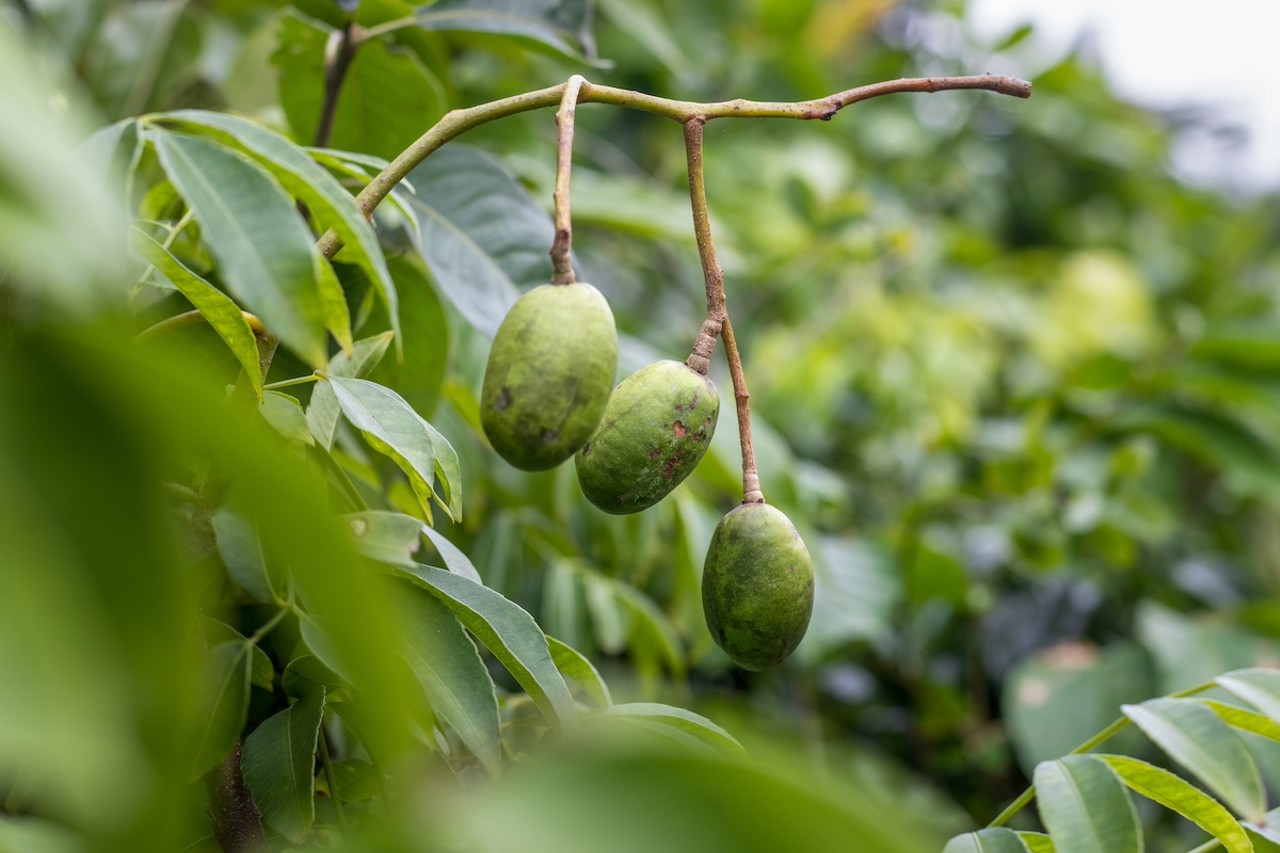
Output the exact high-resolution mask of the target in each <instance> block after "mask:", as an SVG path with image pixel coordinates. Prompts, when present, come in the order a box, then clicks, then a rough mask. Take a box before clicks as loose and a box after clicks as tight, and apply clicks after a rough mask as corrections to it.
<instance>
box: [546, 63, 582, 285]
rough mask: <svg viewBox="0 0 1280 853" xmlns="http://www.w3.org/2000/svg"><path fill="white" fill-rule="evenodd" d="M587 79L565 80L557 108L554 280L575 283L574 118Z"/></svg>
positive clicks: (573, 78) (576, 77)
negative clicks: (571, 206)
mask: <svg viewBox="0 0 1280 853" xmlns="http://www.w3.org/2000/svg"><path fill="white" fill-rule="evenodd" d="M586 82H587V81H586V80H585V79H584V78H583V77H582V75H580V74H574V75H573V76H572V77H570V78H569V80H568V82H567V83H565V84H564V95H563V96H561V98H560V109H559V110H557V111H556V125H557V127H558V128H559V131H558V132H557V135H556V138H557V144H556V188H555V193H554V198H555V206H556V239H555V242H554V243H552V244H551V269H552V275H551V283H552V284H573V283H574V282H575V281H577V277H576V276H575V275H574V274H573V258H572V256H571V252H570V250H571V249H572V248H573V217H572V216H571V215H570V213H569V173H570V171H571V170H572V169H573V119H574V115H575V114H576V113H577V106H578V98H579V95H580V93H581V92H582V88H583V85H584V84H585V83H586Z"/></svg>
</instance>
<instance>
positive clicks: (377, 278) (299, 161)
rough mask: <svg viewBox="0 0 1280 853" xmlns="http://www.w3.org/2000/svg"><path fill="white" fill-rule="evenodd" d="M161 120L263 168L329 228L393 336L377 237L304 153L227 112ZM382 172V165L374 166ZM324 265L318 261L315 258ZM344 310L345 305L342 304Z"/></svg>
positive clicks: (394, 310) (392, 308)
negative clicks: (383, 309) (374, 296)
mask: <svg viewBox="0 0 1280 853" xmlns="http://www.w3.org/2000/svg"><path fill="white" fill-rule="evenodd" d="M164 120H165V121H171V122H175V123H177V124H180V125H182V126H184V127H187V128H190V129H192V130H195V131H204V132H206V133H212V134H213V135H215V136H216V137H217V138H218V139H219V140H221V141H222V142H224V143H227V144H231V145H235V146H236V147H237V148H238V149H239V150H241V151H242V152H244V153H245V154H247V155H248V156H250V157H252V158H253V159H254V160H256V161H257V162H258V163H260V164H261V165H262V166H264V167H266V169H267V170H268V171H270V172H271V173H272V174H273V175H275V177H276V180H278V181H280V183H281V184H282V185H283V186H284V188H285V189H286V190H288V191H289V192H290V193H292V194H293V195H294V196H295V197H296V198H298V199H300V200H301V201H302V202H303V204H305V205H306V206H307V209H308V210H309V211H310V212H311V215H312V216H314V217H315V219H316V221H317V222H318V223H319V224H320V225H321V227H323V228H332V229H333V230H334V231H335V232H336V233H337V234H338V236H339V237H341V238H342V241H343V243H345V246H344V248H343V249H342V257H343V259H344V260H349V261H351V262H352V263H355V264H357V265H358V266H359V267H360V268H361V269H362V270H364V273H365V275H366V276H367V277H368V279H369V280H370V281H371V282H373V285H374V287H375V288H376V289H377V291H378V295H379V296H380V297H381V299H382V301H383V303H384V304H385V305H386V306H387V314H388V315H389V316H390V320H391V330H392V331H393V332H395V333H396V334H397V335H398V334H399V332H400V325H399V316H400V312H399V300H398V298H397V295H396V286H395V282H394V281H393V280H392V278H391V273H390V271H389V270H388V268H387V262H386V258H384V257H383V254H382V249H381V247H380V246H379V245H378V235H377V234H376V233H374V230H373V227H372V226H371V225H370V224H369V222H368V220H366V219H365V218H364V216H362V215H361V214H360V211H359V209H358V208H357V207H356V204H355V199H353V198H352V197H351V194H350V193H348V192H347V191H346V190H345V189H344V188H343V186H342V184H340V183H338V180H337V179H336V178H334V177H333V176H332V175H330V174H329V173H328V172H327V171H326V170H325V169H324V168H323V167H322V166H321V165H320V164H318V163H317V162H316V161H315V160H313V159H312V157H311V156H310V155H309V153H308V152H307V151H306V150H305V149H302V148H299V147H298V146H296V145H294V144H293V143H292V142H290V141H289V140H287V139H285V138H284V137H283V136H280V135H279V134H277V133H274V132H272V131H270V130H268V129H266V128H265V127H262V126H261V125H258V124H255V123H253V122H251V121H246V120H245V119H242V118H237V117H236V116H231V115H227V114H226V113H213V112H205V111H202V110H180V111H178V112H173V113H167V114H166V115H165V116H164ZM379 168H381V167H379ZM320 260H321V262H322V263H323V259H320ZM343 307H344V308H345V301H344V303H343Z"/></svg>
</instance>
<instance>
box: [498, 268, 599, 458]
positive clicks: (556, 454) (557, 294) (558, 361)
mask: <svg viewBox="0 0 1280 853" xmlns="http://www.w3.org/2000/svg"><path fill="white" fill-rule="evenodd" d="M617 369H618V332H617V329H616V328H615V326H614V322H613V312H612V311H610V310H609V304H608V303H607V302H606V301H605V298H604V297H603V296H602V295H601V294H600V291H598V290H596V289H595V288H594V287H592V286H591V285H589V284H584V283H581V282H578V283H574V284H544V285H541V286H540V287H536V288H534V289H533V290H531V291H529V292H528V293H526V294H525V295H524V296H522V297H520V299H519V300H517V301H516V304H515V305H513V306H512V307H511V310H510V311H509V312H508V313H507V316H506V317H505V318H503V321H502V325H501V326H499V327H498V334H497V335H496V336H495V337H494V340H493V348H492V349H491V350H490V352H489V362H488V365H487V366H486V367H485V372H484V385H483V388H482V389H481V394H480V422H481V425H482V426H483V427H484V432H485V435H486V436H488V438H489V442H490V443H491V444H492V445H493V448H494V450H496V451H498V454H499V455H500V456H502V458H503V459H505V460H507V461H508V462H510V463H511V464H512V465H514V466H515V467H517V468H520V469H522V470H525V471H542V470H546V469H548V468H554V467H555V466H557V465H559V464H560V463H561V462H563V461H565V460H566V459H568V458H569V457H570V456H572V455H573V454H574V453H575V452H576V451H577V450H578V448H580V447H582V445H583V444H585V443H586V441H587V439H588V438H589V437H590V435H591V431H592V430H594V429H595V428H596V424H598V423H599V422H600V416H601V414H602V413H603V412H604V408H605V404H606V403H607V402H608V400H609V389H610V388H611V387H613V379H614V375H615V374H616V373H617Z"/></svg>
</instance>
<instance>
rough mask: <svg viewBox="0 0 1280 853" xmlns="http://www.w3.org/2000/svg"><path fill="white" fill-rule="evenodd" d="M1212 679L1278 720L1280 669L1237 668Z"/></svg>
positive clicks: (1279, 719)
mask: <svg viewBox="0 0 1280 853" xmlns="http://www.w3.org/2000/svg"><path fill="white" fill-rule="evenodd" d="M1214 681H1215V682H1216V683H1217V685H1218V686H1219V687H1221V688H1222V689H1223V690H1226V691H1227V692H1228V693H1231V694H1232V695H1234V696H1238V697H1239V698H1241V699H1243V700H1244V701H1246V702H1248V703H1249V704H1250V705H1252V706H1253V707H1255V708H1257V709H1258V710H1259V711H1261V712H1262V713H1264V714H1266V715H1267V716H1268V717H1270V718H1271V719H1272V720H1274V721H1276V722H1280V671H1276V670H1274V669H1237V670H1235V671H1234V672H1228V673H1226V674H1225V675H1220V676H1218V677H1217V678H1216V679H1214Z"/></svg>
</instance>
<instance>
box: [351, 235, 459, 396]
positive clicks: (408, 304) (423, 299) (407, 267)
mask: <svg viewBox="0 0 1280 853" xmlns="http://www.w3.org/2000/svg"><path fill="white" fill-rule="evenodd" d="M410 227H411V228H412V229H413V230H412V232H411V233H413V234H417V233H418V230H419V226H418V225H412V226H410ZM388 265H389V266H390V268H391V274H392V275H393V276H395V280H396V284H397V285H398V286H399V288H400V323H401V326H402V327H403V329H404V334H403V335H402V336H401V342H402V343H403V345H404V346H403V347H402V348H401V349H402V350H403V357H402V358H397V359H391V358H388V359H384V360H383V361H382V362H381V363H379V364H378V366H377V368H376V369H375V370H374V371H373V372H372V374H371V375H370V376H369V377H368V378H369V379H372V380H373V381H374V382H377V383H379V384H380V385H386V386H387V387H388V388H394V389H396V391H398V392H399V393H400V396H402V397H404V398H405V400H406V401H408V403H409V405H411V406H413V408H414V411H416V412H418V413H419V414H421V415H422V416H423V417H425V418H427V419H428V420H430V419H431V413H432V412H434V411H435V410H436V407H437V405H438V404H439V402H440V397H441V394H442V393H443V390H444V382H445V376H446V374H447V373H448V371H449V365H450V361H451V360H450V344H451V333H450V328H449V318H448V314H447V312H446V309H445V305H444V302H443V301H442V299H441V297H440V294H439V293H438V292H437V290H436V287H435V286H434V285H432V283H431V281H430V280H429V278H428V276H427V268H426V265H425V264H424V263H423V262H422V259H421V258H420V257H416V256H414V255H413V254H405V255H402V256H398V257H395V258H392V259H391V260H390V261H388ZM377 308H380V306H376V307H375V310H374V311H373V312H370V316H369V318H368V320H366V321H365V322H366V324H367V325H368V326H369V328H377V327H379V326H382V325H385V322H384V321H383V319H382V316H381V311H380V310H377Z"/></svg>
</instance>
